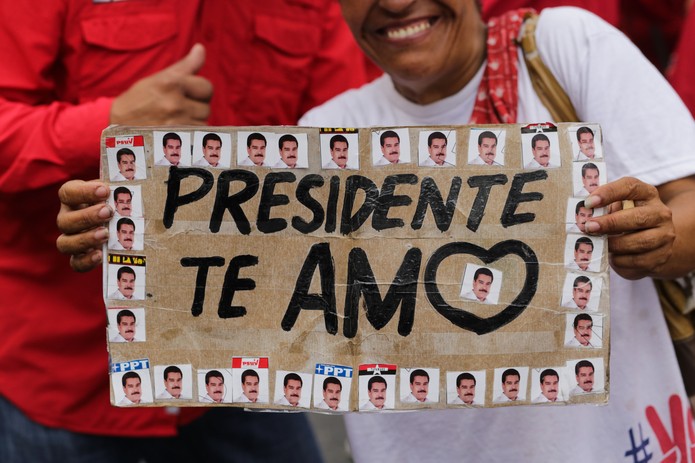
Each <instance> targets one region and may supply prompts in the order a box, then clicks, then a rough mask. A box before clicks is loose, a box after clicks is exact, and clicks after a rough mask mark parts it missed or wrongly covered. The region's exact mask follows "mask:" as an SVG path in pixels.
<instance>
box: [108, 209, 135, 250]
mask: <svg viewBox="0 0 695 463" xmlns="http://www.w3.org/2000/svg"><path fill="white" fill-rule="evenodd" d="M134 242H135V222H133V221H132V220H131V219H129V218H127V217H123V218H121V219H118V222H116V242H114V243H113V245H112V246H110V249H113V250H114V251H130V250H132V249H133V243H134Z"/></svg>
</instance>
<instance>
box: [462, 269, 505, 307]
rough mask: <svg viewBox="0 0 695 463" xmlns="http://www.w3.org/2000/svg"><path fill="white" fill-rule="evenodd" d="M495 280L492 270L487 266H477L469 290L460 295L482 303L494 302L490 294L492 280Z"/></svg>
mask: <svg viewBox="0 0 695 463" xmlns="http://www.w3.org/2000/svg"><path fill="white" fill-rule="evenodd" d="M494 280H495V277H494V275H493V274H492V270H490V269H489V268H487V267H480V268H478V269H477V270H476V271H475V273H474V274H473V282H472V285H471V289H470V291H467V292H465V293H463V294H461V297H462V298H464V299H468V300H471V301H476V302H480V303H483V304H496V303H497V301H495V300H493V298H491V297H489V296H490V291H491V290H492V282H493V281H494Z"/></svg>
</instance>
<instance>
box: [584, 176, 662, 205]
mask: <svg viewBox="0 0 695 463" xmlns="http://www.w3.org/2000/svg"><path fill="white" fill-rule="evenodd" d="M658 197H659V194H658V192H657V190H656V188H655V187H654V186H652V185H649V184H648V183H644V182H642V181H640V180H637V179H636V178H633V177H623V178H621V179H619V180H615V181H613V182H610V183H606V184H605V185H603V186H600V187H598V188H597V189H596V190H594V192H593V193H591V195H589V197H588V198H586V199H585V200H584V204H586V207H590V208H594V207H603V206H607V205H609V204H611V203H614V202H616V201H624V200H628V199H629V200H633V201H635V203H636V205H638V204H637V203H638V202H640V201H650V200H652V199H655V198H658Z"/></svg>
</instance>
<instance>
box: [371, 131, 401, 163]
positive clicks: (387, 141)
mask: <svg viewBox="0 0 695 463" xmlns="http://www.w3.org/2000/svg"><path fill="white" fill-rule="evenodd" d="M379 144H380V145H381V154H382V156H381V157H380V158H379V159H377V160H376V161H375V162H374V165H375V166H388V165H391V164H398V163H399V162H401V137H400V136H399V135H398V134H397V133H396V132H394V131H393V130H386V131H384V132H383V133H382V134H381V136H380V137H379Z"/></svg>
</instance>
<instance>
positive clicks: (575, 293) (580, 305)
mask: <svg viewBox="0 0 695 463" xmlns="http://www.w3.org/2000/svg"><path fill="white" fill-rule="evenodd" d="M592 289H593V284H592V283H591V279H590V278H589V277H586V276H584V275H580V276H578V277H577V278H575V279H574V282H573V283H572V298H571V299H569V300H568V301H567V302H565V303H564V304H562V306H563V307H565V308H568V309H574V310H586V308H587V305H588V304H589V301H590V300H591V290H592Z"/></svg>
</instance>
